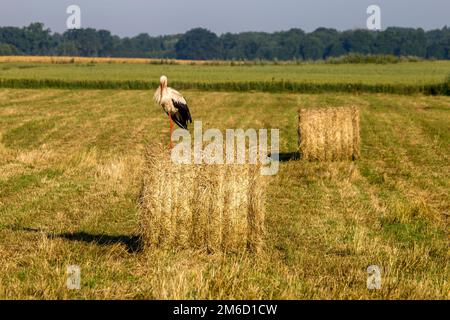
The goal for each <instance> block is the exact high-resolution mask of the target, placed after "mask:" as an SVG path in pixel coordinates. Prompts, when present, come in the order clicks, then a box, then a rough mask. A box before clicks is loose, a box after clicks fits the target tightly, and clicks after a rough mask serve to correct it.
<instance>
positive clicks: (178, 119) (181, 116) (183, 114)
mask: <svg viewBox="0 0 450 320" xmlns="http://www.w3.org/2000/svg"><path fill="white" fill-rule="evenodd" d="M172 102H173V105H174V107H175V108H177V109H178V112H177V113H175V115H174V116H173V117H172V119H173V121H174V122H175V123H176V124H177V125H178V126H179V127H180V128H183V129H186V130H187V128H188V127H187V124H188V121H189V122H190V123H192V117H191V112H190V111H189V108H188V106H187V104H185V103H181V102H179V101H175V100H173V99H172Z"/></svg>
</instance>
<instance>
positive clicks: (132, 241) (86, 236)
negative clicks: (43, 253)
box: [50, 232, 143, 253]
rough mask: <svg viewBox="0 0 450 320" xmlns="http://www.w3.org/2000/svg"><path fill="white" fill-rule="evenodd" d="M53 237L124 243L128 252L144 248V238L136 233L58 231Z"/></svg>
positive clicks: (109, 243)
mask: <svg viewBox="0 0 450 320" xmlns="http://www.w3.org/2000/svg"><path fill="white" fill-rule="evenodd" d="M50 237H51V238H62V239H65V240H69V241H82V242H86V243H95V244H97V245H101V246H108V245H114V244H122V245H124V246H125V248H126V250H127V252H129V253H136V252H141V251H142V249H143V244H142V239H141V237H140V236H136V235H129V236H123V235H117V236H112V235H107V234H91V233H86V232H74V233H69V232H66V233H58V234H51V235H50Z"/></svg>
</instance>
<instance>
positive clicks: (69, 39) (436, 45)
mask: <svg viewBox="0 0 450 320" xmlns="http://www.w3.org/2000/svg"><path fill="white" fill-rule="evenodd" d="M347 54H361V55H394V56H398V57H401V56H414V57H419V58H425V59H450V28H448V27H447V26H445V27H443V28H442V29H436V30H430V31H424V30H423V29H421V28H418V29H414V28H399V27H390V28H387V29H386V30H384V31H369V30H364V29H355V30H347V31H337V30H335V29H330V28H318V29H317V30H315V31H313V32H309V33H307V32H304V31H303V30H301V29H291V30H289V31H281V32H274V33H266V32H242V33H236V34H232V33H225V34H222V35H220V36H218V35H216V34H215V33H213V32H211V31H209V30H207V29H203V28H195V29H192V30H189V31H187V32H186V33H184V34H176V35H166V36H156V37H152V36H149V35H148V34H146V33H141V34H139V35H137V36H135V37H122V38H121V37H119V36H116V35H112V34H111V32H110V31H107V30H96V29H92V28H86V29H76V30H67V31H66V32H64V33H62V34H60V33H53V32H52V31H51V30H50V29H48V28H45V26H44V24H42V23H38V22H36V23H32V24H30V25H29V26H25V27H22V28H19V27H0V55H56V56H85V57H125V58H126V57H135V58H168V59H174V58H175V59H187V60H280V61H284V60H321V59H328V58H331V57H339V56H343V55H347Z"/></svg>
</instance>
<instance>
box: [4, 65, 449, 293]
mask: <svg viewBox="0 0 450 320" xmlns="http://www.w3.org/2000/svg"><path fill="white" fill-rule="evenodd" d="M5 66H9V65H1V66H0V69H1V68H3V69H4V70H3V71H2V73H1V75H0V77H4V76H8V73H9V74H10V76H15V77H20V76H23V77H30V76H33V77H40V76H42V74H45V75H46V76H50V75H52V76H55V77H59V76H61V75H63V74H65V76H66V77H72V76H73V77H77V76H78V77H93V78H95V77H104V78H109V77H111V78H113V79H114V77H119V75H120V76H123V75H128V76H129V77H142V78H144V77H145V79H147V78H154V77H159V75H160V73H162V72H164V73H166V74H168V75H169V76H172V78H178V77H181V74H182V73H181V71H180V73H172V70H173V69H172V67H171V66H161V68H162V69H160V67H159V66H154V67H148V69H147V67H146V66H139V67H136V68H135V67H133V66H125V67H123V69H121V71H120V72H117V73H116V72H112V73H109V74H108V72H109V71H105V72H100V71H101V68H103V66H93V67H90V66H66V65H64V66H62V67H61V68H63V69H59V66H51V67H50V66H41V67H39V66H37V67H33V68H28V69H27V68H23V69H19V68H16V69H14V72H13V71H11V70H5ZM437 66H439V64H438V65H437ZM437 66H436V68H435V69H433V70H436V73H439V72H442V69H443V68H441V67H437ZM64 68H68V69H64ZM105 68H109V66H105ZM113 68H114V69H108V70H116V71H117V70H119V69H115V68H117V66H114V67H113ZM152 68H155V69H152ZM270 68H274V69H276V68H278V66H273V67H270ZM366 68H372V66H368V67H366ZM390 68H392V69H390ZM395 68H397V66H387V67H386V70H391V71H386V72H389V73H392V77H391V78H390V77H384V78H383V81H423V79H424V77H419V76H418V74H415V75H410V77H409V78H408V77H407V76H403V77H402V76H401V75H399V74H397V73H396V72H395V71H394V70H395ZM349 69H350V67H349ZM62 70H66V71H64V72H67V71H70V70H73V71H75V73H74V74H73V75H72V74H71V73H70V72H69V73H64V72H63V71H62ZM77 70H80V71H77ZM82 70H83V71H82ZM94 70H97V71H98V72H94ZM177 70H182V69H177ZM183 70H186V71H185V72H186V76H190V77H196V78H197V79H200V78H202V76H203V75H204V74H202V73H195V72H193V71H194V70H195V69H189V68H187V69H183ZM189 70H190V71H189ZM217 70H218V69H209V68H208V69H207V70H205V71H204V72H205V73H206V74H207V75H209V77H211V78H213V77H225V78H223V79H224V80H226V79H227V78H226V77H227V74H228V75H229V76H231V75H233V74H234V71H235V69H234V68H232V69H227V70H225V71H224V73H223V74H221V73H220V72H219V71H217ZM245 70H247V72H248V73H246V72H244V71H242V72H241V73H240V76H241V77H249V78H252V77H258V76H260V77H272V76H273V75H272V74H273V73H272V72H273V70H272V69H264V68H263V69H256V68H255V69H252V68H251V67H250V68H246V69H245ZM294 70H295V71H292V73H293V74H295V75H296V76H298V77H306V75H305V74H303V73H302V72H301V71H300V70H303V69H294ZM146 71H148V72H147V73H146ZM40 72H43V73H40ZM177 72H178V71H177ZM199 72H200V71H199ZM251 72H254V73H251ZM351 72H352V71H348V72H347V73H345V74H343V75H342V76H341V77H340V78H341V79H343V78H345V77H350V78H351V76H350V75H348V74H349V73H351ZM423 72H425V70H424V71H423ZM275 74H276V73H275ZM430 74H431V75H430V77H431V78H433V79H436V81H437V79H438V78H440V77H441V75H439V76H436V74H435V73H434V72H430ZM442 74H443V72H442ZM275 76H276V75H275ZM205 77H206V79H211V78H208V77H207V76H205ZM321 77H322V79H332V80H330V81H339V73H338V72H336V74H334V75H327V74H322V75H321ZM359 77H363V78H365V79H367V81H374V80H373V79H371V75H370V74H365V73H364V74H360V75H359ZM333 79H335V80H333ZM352 79H353V78H352ZM396 79H397V80H396ZM405 79H406V80H405ZM414 79H415V80H414ZM183 93H184V94H185V96H186V97H187V99H188V101H189V102H190V108H191V112H192V115H193V117H194V119H196V120H202V121H203V126H204V128H208V127H214V128H219V129H225V128H249V127H250V128H272V127H273V128H279V129H280V138H281V141H280V147H281V152H282V153H284V156H283V159H284V160H286V161H283V162H282V163H281V166H280V171H279V173H278V175H276V176H274V177H272V178H270V179H271V180H270V185H269V191H268V201H267V213H266V241H265V249H264V250H263V252H262V253H261V254H258V255H254V254H250V253H241V254H229V255H221V254H206V253H202V252H195V251H189V250H182V251H178V252H176V251H170V250H162V249H157V248H155V249H153V250H149V251H145V252H143V251H139V245H138V237H137V233H136V230H137V229H138V221H137V215H138V213H137V198H138V195H139V189H140V186H141V172H140V170H141V164H142V161H143V149H144V146H145V145H146V144H147V143H148V142H150V141H155V140H161V141H166V140H167V136H168V130H169V128H168V123H167V119H166V117H165V116H164V115H163V112H162V111H161V109H160V108H159V107H157V106H155V105H154V104H153V102H152V101H151V99H152V94H153V92H150V91H147V90H146V91H139V90H136V91H127V90H54V89H51V90H50V89H40V90H29V89H0V265H1V273H0V298H2V299H5V298H12V299H17V298H26V299H28V298H30V299H31V298H32V299H35V298H38V299H41V298H46V299H71V298H76V299H84V298H95V299H105V298H113V299H117V298H119V299H135V298H137V299H141V298H145V299H155V298H156V299H168V298H177V299H194V298H196V299H219V298H222V299H228V298H230V299H258V298H267V299H324V298H326V299H344V298H350V299H361V298H368V299H381V298H387V299H419V298H425V299H438V298H440V299H449V298H450V295H449V292H450V284H449V277H448V275H449V256H448V245H449V242H448V239H449V238H448V230H449V229H448V227H449V224H448V222H449V208H450V197H449V190H450V165H449V164H450V161H449V157H450V128H449V124H450V98H449V97H446V96H436V97H431V96H422V95H416V96H399V95H384V94H360V95H350V94H335V93H333V94H316V95H312V94H286V93H283V94H269V93H258V92H253V93H252V92H248V93H236V92H201V91H194V90H186V91H183ZM347 105H357V106H359V107H360V110H361V140H362V145H361V153H362V154H361V159H360V160H358V161H355V162H335V163H331V162H304V161H301V160H290V161H287V160H288V158H290V156H291V155H292V154H293V153H295V152H296V151H297V131H296V130H297V128H296V126H297V109H298V108H299V107H300V106H303V107H321V106H347ZM218 115H220V118H218ZM166 142H167V141H166ZM72 264H77V265H79V266H80V267H81V290H68V289H67V288H66V278H67V275H66V267H67V266H68V265H72ZM372 264H376V265H379V266H380V267H381V269H382V289H381V290H374V291H370V290H367V289H366V279H367V274H366V268H367V267H368V266H369V265H372Z"/></svg>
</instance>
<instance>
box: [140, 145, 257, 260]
mask: <svg viewBox="0 0 450 320" xmlns="http://www.w3.org/2000/svg"><path fill="white" fill-rule="evenodd" d="M263 179H264V177H262V176H261V175H260V171H259V167H258V166H256V165H206V164H201V165H195V164H187V165H186V164H174V163H173V162H172V161H171V159H170V152H169V151H168V150H166V149H164V148H162V147H161V146H160V145H155V146H150V147H149V148H147V151H146V159H145V169H144V177H143V187H142V191H141V196H140V201H139V202H140V228H141V235H142V238H143V242H144V245H145V247H147V248H150V247H155V246H158V247H165V248H177V249H186V248H191V249H204V250H207V251H208V252H216V251H223V252H229V251H236V250H240V249H249V250H252V251H258V250H259V249H260V248H261V244H262V237H263V224H264V195H265V183H264V181H263Z"/></svg>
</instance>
